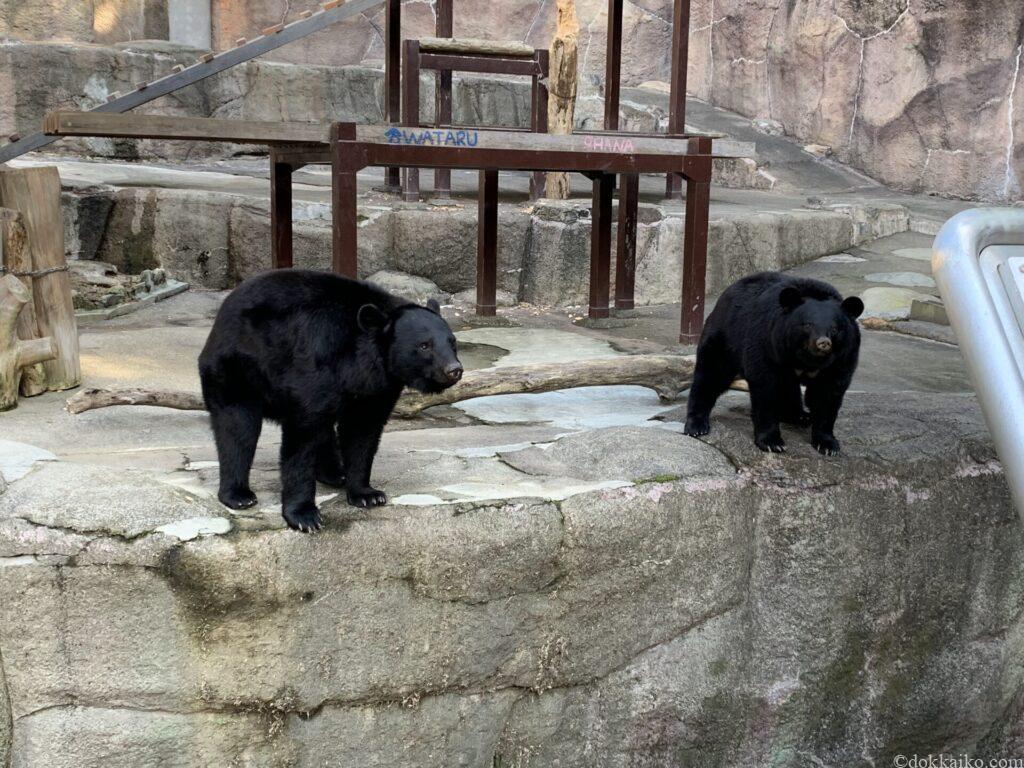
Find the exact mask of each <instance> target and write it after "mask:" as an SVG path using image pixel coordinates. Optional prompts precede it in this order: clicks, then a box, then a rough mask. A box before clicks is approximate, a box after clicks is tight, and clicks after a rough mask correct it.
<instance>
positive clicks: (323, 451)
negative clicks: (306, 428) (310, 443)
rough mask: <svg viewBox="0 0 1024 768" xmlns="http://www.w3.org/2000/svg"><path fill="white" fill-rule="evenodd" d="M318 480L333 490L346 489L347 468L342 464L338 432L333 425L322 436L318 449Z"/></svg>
mask: <svg viewBox="0 0 1024 768" xmlns="http://www.w3.org/2000/svg"><path fill="white" fill-rule="evenodd" d="M316 480H317V482H318V483H323V484H324V485H329V486H330V487H331V488H344V487H345V468H344V467H343V466H342V464H341V455H340V453H339V446H338V432H337V428H336V426H335V425H333V424H332V425H331V426H330V428H329V429H325V430H323V432H322V433H321V434H320V443H319V444H318V445H317V448H316Z"/></svg>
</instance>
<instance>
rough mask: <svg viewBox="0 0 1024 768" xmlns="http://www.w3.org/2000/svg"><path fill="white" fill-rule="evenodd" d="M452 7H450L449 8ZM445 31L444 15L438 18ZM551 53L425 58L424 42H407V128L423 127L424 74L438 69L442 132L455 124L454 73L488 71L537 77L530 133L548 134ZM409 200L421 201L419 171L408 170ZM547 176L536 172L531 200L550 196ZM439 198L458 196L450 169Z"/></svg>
mask: <svg viewBox="0 0 1024 768" xmlns="http://www.w3.org/2000/svg"><path fill="white" fill-rule="evenodd" d="M449 5H450V4H449ZM438 26H439V27H441V13H440V12H439V13H438ZM548 56H549V54H548V52H547V51H545V50H543V49H539V48H538V49H536V50H534V52H533V58H530V59H527V58H524V57H521V56H503V55H482V54H462V53H444V54H438V53H422V52H421V51H420V42H419V40H405V41H404V42H403V43H402V125H403V126H405V127H409V128H413V127H418V126H420V125H421V123H420V88H419V83H420V70H422V69H432V70H436V71H437V74H438V82H437V89H436V106H435V112H434V115H435V118H434V124H435V126H437V127H441V126H450V125H451V124H452V72H453V71H457V72H484V73H489V74H503V75H525V76H528V77H530V78H531V88H530V130H531V131H533V132H534V133H547V130H548V89H547V85H546V81H547V77H548ZM402 173H403V183H402V188H403V198H404V199H405V200H406V201H407V202H416V201H418V200H419V199H420V171H419V168H403V169H402ZM545 182H546V177H545V175H544V174H543V173H534V174H533V175H532V176H531V178H530V199H531V200H537V199H539V198H541V197H543V196H544V189H545ZM434 196H435V197H437V198H440V199H448V198H450V197H451V196H452V172H451V169H450V168H435V169H434Z"/></svg>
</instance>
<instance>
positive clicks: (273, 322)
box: [199, 270, 462, 531]
mask: <svg viewBox="0 0 1024 768" xmlns="http://www.w3.org/2000/svg"><path fill="white" fill-rule="evenodd" d="M199 374H200V377H201V379H202V383H203V399H204V400H205V401H206V407H207V410H209V412H210V420H211V423H212V426H213V434H214V438H215V440H216V443H217V457H218V459H219V460H220V492H219V494H218V498H219V499H220V500H221V502H222V503H223V504H225V505H226V506H228V507H231V508H232V509H245V508H247V507H251V506H253V505H254V504H256V495H255V494H254V493H253V492H252V489H251V488H250V487H249V471H250V469H251V468H252V461H253V456H254V455H255V452H256V441H257V439H258V438H259V435H260V429H261V428H262V425H263V419H265V418H267V419H273V420H274V421H278V422H280V424H281V429H282V436H281V505H282V511H283V514H284V519H285V521H287V523H288V525H289V527H291V528H294V529H296V530H300V531H315V530H318V529H319V528H320V527H321V525H322V522H321V518H320V512H319V510H318V509H317V507H316V501H315V494H316V481H317V480H319V481H320V482H322V483H325V484H327V485H332V486H336V487H344V488H345V489H346V491H347V494H348V501H349V503H350V504H353V505H355V506H359V507H373V506H379V505H381V504H385V503H387V497H386V496H385V495H384V494H383V493H381V492H380V491H378V490H376V489H375V488H372V487H371V486H370V470H371V467H372V466H373V459H374V456H375V455H376V453H377V447H378V445H379V444H380V436H381V432H382V431H383V429H384V424H385V423H386V422H387V420H388V417H389V416H390V415H391V411H392V409H393V408H394V406H395V403H396V402H397V400H398V396H399V395H400V394H401V392H402V388H403V387H405V386H410V387H413V388H414V389H418V390H419V391H421V392H440V391H441V390H443V389H446V388H448V387H450V386H452V385H453V384H455V383H456V382H457V381H458V380H459V379H460V378H461V377H462V364H461V363H460V362H459V358H458V355H457V350H456V344H455V336H453V335H452V331H451V328H449V327H448V324H447V323H446V322H445V321H444V320H443V319H442V318H441V314H440V307H439V306H438V304H437V302H436V301H433V300H431V301H430V302H428V303H427V306H426V307H421V306H418V305H416V304H410V303H409V302H407V301H404V300H402V299H399V298H396V297H394V296H392V295H390V294H388V293H385V292H384V291H382V290H380V289H379V288H376V287H375V286H373V285H370V284H368V283H362V282H358V281H356V280H348V279H345V278H343V277H338V276H337V275H332V274H328V273H324V272H307V271H299V270H281V271H274V272H267V273H264V274H262V275H260V276H258V277H255V278H253V279H251V280H248V281H246V282H245V283H243V284H242V285H240V286H239V287H238V288H236V289H235V290H234V291H233V292H232V293H231V295H230V296H228V298H227V299H226V300H225V301H224V304H223V305H222V306H221V308H220V311H219V312H218V314H217V319H216V321H215V322H214V325H213V330H212V331H211V332H210V337H209V339H208V340H207V342H206V346H205V348H204V349H203V352H202V354H201V355H200V356H199ZM339 449H340V456H339Z"/></svg>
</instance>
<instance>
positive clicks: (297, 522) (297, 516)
mask: <svg viewBox="0 0 1024 768" xmlns="http://www.w3.org/2000/svg"><path fill="white" fill-rule="evenodd" d="M281 514H282V515H284V521H285V522H286V523H288V527H289V528H291V529H292V530H293V531H301V532H302V533H316V532H317V531H319V530H320V529H321V528H323V527H324V521H323V518H322V517H320V510H319V509H317V508H316V505H315V504H305V505H303V506H300V507H296V508H295V509H288V508H287V507H285V508H284V510H283V511H282V512H281Z"/></svg>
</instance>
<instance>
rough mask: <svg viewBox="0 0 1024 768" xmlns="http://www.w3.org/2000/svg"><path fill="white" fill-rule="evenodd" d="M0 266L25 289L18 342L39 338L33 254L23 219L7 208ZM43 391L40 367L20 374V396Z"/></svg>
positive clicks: (0, 221)
mask: <svg viewBox="0 0 1024 768" xmlns="http://www.w3.org/2000/svg"><path fill="white" fill-rule="evenodd" d="M0 264H2V265H3V266H4V268H5V269H6V270H7V272H8V273H12V274H14V276H15V277H17V278H18V279H19V280H20V281H21V284H22V285H24V286H25V288H26V289H28V292H29V299H28V303H27V304H25V306H24V307H23V308H22V310H21V314H20V315H18V338H19V339H22V340H23V341H29V340H31V339H37V338H39V335H40V334H39V326H38V324H37V323H36V309H35V301H33V299H32V276H31V275H30V274H26V273H30V272H31V271H32V252H31V250H29V243H28V233H27V232H26V231H25V224H24V221H23V219H22V216H21V214H20V213H18V212H17V211H12V210H11V209H10V208H0ZM45 391H46V371H45V370H44V369H43V364H42V363H36V364H35V365H29V366H26V367H25V368H23V369H22V371H21V394H22V395H23V396H24V397H34V396H35V395H41V394H42V393H43V392H45Z"/></svg>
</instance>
